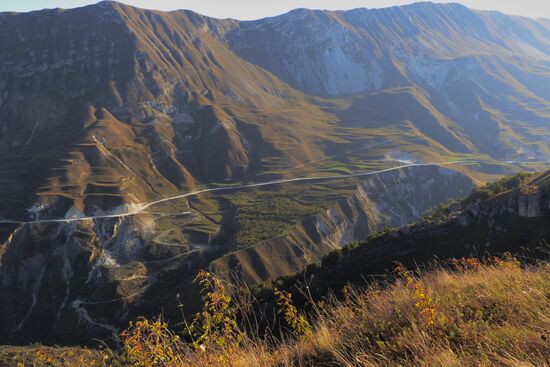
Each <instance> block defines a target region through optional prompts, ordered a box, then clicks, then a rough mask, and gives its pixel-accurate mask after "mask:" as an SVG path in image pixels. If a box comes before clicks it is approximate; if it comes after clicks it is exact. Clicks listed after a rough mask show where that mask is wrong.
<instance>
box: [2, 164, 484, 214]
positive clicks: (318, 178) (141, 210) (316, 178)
mask: <svg viewBox="0 0 550 367" xmlns="http://www.w3.org/2000/svg"><path fill="white" fill-rule="evenodd" d="M475 163H480V162H479V161H458V162H447V163H410V164H403V165H401V166H397V167H391V168H386V169H382V170H378V171H372V172H361V173H350V174H345V175H334V176H313V177H298V178H289V179H279V180H273V181H266V182H259V183H253V184H245V185H238V186H224V187H214V188H209V189H203V190H198V191H193V192H189V193H186V194H181V195H176V196H170V197H167V198H164V199H160V200H156V201H152V202H150V203H147V204H145V205H143V206H141V207H140V208H138V209H135V210H132V211H130V212H127V213H119V214H104V215H94V216H89V217H79V218H62V219H40V220H31V221H19V220H11V219H4V220H0V224H50V223H73V222H84V221H93V220H96V219H110V218H125V217H130V216H135V215H139V214H145V213H146V210H147V209H149V208H151V207H152V206H155V205H158V204H161V203H165V202H169V201H173V200H178V199H184V198H187V197H190V196H196V195H200V194H205V193H208V192H217V191H233V190H242V189H248V188H253V187H262V186H271V185H278V184H283V183H291V182H307V181H325V180H336V179H343V178H353V177H363V176H372V175H376V174H379V173H384V172H390V171H395V170H398V169H401V168H407V167H425V166H450V165H459V164H475Z"/></svg>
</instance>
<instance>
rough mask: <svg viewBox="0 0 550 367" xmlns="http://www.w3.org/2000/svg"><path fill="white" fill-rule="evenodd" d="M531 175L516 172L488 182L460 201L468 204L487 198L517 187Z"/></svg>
mask: <svg viewBox="0 0 550 367" xmlns="http://www.w3.org/2000/svg"><path fill="white" fill-rule="evenodd" d="M532 176H533V175H532V174H529V173H518V174H517V175H515V176H512V177H504V178H501V179H500V180H498V181H495V182H490V183H488V184H485V185H483V186H481V187H478V188H475V189H474V190H473V192H472V193H471V194H470V195H469V196H468V197H467V198H466V199H464V200H463V201H462V204H463V205H468V204H471V203H475V202H478V201H483V200H488V199H491V198H493V197H495V196H497V195H498V194H501V193H503V192H505V191H509V190H513V189H517V188H519V187H521V186H522V185H523V184H524V183H525V182H526V181H527V179H528V178H530V177H532Z"/></svg>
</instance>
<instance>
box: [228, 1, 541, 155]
mask: <svg viewBox="0 0 550 367" xmlns="http://www.w3.org/2000/svg"><path fill="white" fill-rule="evenodd" d="M226 37H227V39H228V42H229V44H230V45H231V47H232V48H233V49H235V50H236V51H237V53H238V54H239V55H242V56H243V57H244V58H245V59H247V60H249V61H251V62H253V63H255V64H257V65H261V66H263V67H264V68H266V69H267V70H270V71H271V72H273V73H274V74H275V75H277V76H279V77H280V78H281V79H282V80H285V81H287V82H288V83H290V84H291V85H293V86H295V87H297V88H299V89H300V90H302V91H305V92H306V93H311V94H315V95H320V96H332V97H342V96H352V95H358V94H366V96H365V97H363V98H362V99H360V100H358V101H356V102H355V103H354V104H353V105H352V107H351V108H350V109H344V110H343V111H341V114H339V118H340V120H341V121H342V122H343V123H349V120H348V117H349V114H350V113H353V114H354V115H356V116H357V115H359V116H358V117H359V118H355V119H353V120H352V121H353V122H355V124H361V126H370V125H371V124H372V123H373V122H374V123H383V124H384V125H386V126H387V125H388V123H389V122H393V123H397V122H400V121H404V120H410V121H412V122H413V123H414V124H415V126H417V127H418V128H419V130H420V131H421V132H422V133H423V134H425V135H426V136H427V137H429V138H432V139H434V140H436V141H437V142H439V143H442V144H443V145H444V146H445V147H446V148H448V149H450V150H453V151H472V150H474V151H476V150H478V151H481V152H484V153H489V154H491V155H493V156H495V157H499V158H503V157H507V156H516V155H518V154H522V155H524V156H525V157H526V158H529V159H534V158H536V157H541V156H547V154H548V147H547V146H545V145H540V144H539V143H540V142H539V141H537V140H538V139H537V134H538V133H537V132H535V130H533V129H536V128H538V127H540V126H541V124H542V125H544V123H545V122H546V121H548V118H549V117H550V114H549V113H550V110H549V105H548V100H549V98H550V89H549V88H548V85H549V84H548V77H549V76H548V65H549V64H548V63H549V62H550V42H549V39H550V38H549V37H550V29H549V28H548V25H547V23H546V22H544V21H536V20H531V19H527V18H520V17H509V16H505V15H503V14H501V13H497V12H479V11H473V10H470V9H468V8H466V7H464V6H462V5H458V4H448V5H440V4H431V3H418V4H413V5H410V6H402V7H392V8H386V9H372V10H367V9H357V10H352V11H347V12H341V11H336V12H323V11H312V10H305V9H300V10H295V11H293V12H291V13H289V14H285V15H282V16H279V17H274V18H270V19H267V20H258V21H253V22H244V23H242V25H241V27H239V28H235V29H233V30H231V31H230V32H228V34H227V35H226ZM303 65H308V67H307V68H304V67H303ZM396 88H407V89H401V92H400V93H406V95H405V96H402V97H400V98H406V99H409V100H410V101H408V102H406V104H405V105H403V113H401V114H400V115H390V114H388V112H389V113H391V112H392V111H391V110H390V109H389V108H388V107H389V106H391V105H394V103H395V102H397V103H399V100H396V99H395V98H396V95H395V94H393V93H391V94H387V93H379V92H380V91H382V90H394V89H396ZM370 93H374V94H373V95H371V94H370ZM373 105H375V106H378V108H375V109H373V108H372V106H373ZM367 106H368V107H367ZM419 108H422V109H427V110H428V111H429V116H428V119H426V118H424V117H422V116H420V115H418V114H417V113H415V110H418V109H419ZM350 110H351V111H350ZM352 111H353V112H352ZM373 112H374V114H375V115H374V116H373ZM379 116H383V117H382V121H380V120H378V117H379ZM429 120H433V121H434V123H431V124H430V125H429V126H426V125H424V126H422V124H427V121H429ZM545 136H546V137H547V136H548V135H547V134H545Z"/></svg>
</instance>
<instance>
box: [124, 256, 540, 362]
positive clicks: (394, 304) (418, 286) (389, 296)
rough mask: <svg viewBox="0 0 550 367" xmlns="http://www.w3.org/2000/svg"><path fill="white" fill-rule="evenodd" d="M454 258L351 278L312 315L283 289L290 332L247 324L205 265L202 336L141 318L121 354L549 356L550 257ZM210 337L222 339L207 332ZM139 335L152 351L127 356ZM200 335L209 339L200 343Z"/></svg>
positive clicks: (381, 358)
mask: <svg viewBox="0 0 550 367" xmlns="http://www.w3.org/2000/svg"><path fill="white" fill-rule="evenodd" d="M451 265H452V268H453V269H449V267H446V268H443V267H442V268H440V269H439V270H433V271H430V272H427V273H423V274H414V273H412V272H408V271H406V270H403V269H399V270H398V272H397V280H395V281H394V282H392V283H391V284H388V285H386V286H384V287H382V286H380V285H371V286H369V288H368V289H358V288H352V287H347V288H346V289H345V291H344V292H343V294H344V298H343V299H341V300H338V299H336V298H335V297H329V299H326V300H324V301H323V302H317V303H316V304H315V307H314V308H313V309H314V311H313V314H312V315H309V317H310V318H311V321H308V320H307V319H306V318H305V316H304V315H303V314H301V313H300V311H299V310H298V309H296V307H295V306H294V305H293V303H292V298H291V296H290V295H289V294H288V293H286V292H284V291H281V290H277V291H276V299H277V300H278V302H277V303H278V305H279V310H280V313H281V316H282V317H283V319H284V321H285V323H286V325H287V326H288V327H289V329H290V332H289V333H288V334H283V336H282V338H275V337H273V336H267V337H265V338H261V337H258V336H255V335H249V334H247V333H245V332H244V331H242V330H241V329H240V328H239V326H238V325H237V324H236V323H235V322H234V320H235V318H234V316H233V315H235V314H236V311H235V310H233V308H234V307H236V306H235V305H236V303H235V302H234V301H233V300H232V299H231V297H229V296H227V295H226V293H225V291H224V290H223V289H221V290H220V288H219V285H220V284H217V283H216V282H217V281H216V278H215V277H214V276H212V275H211V274H208V273H203V276H202V277H201V279H203V280H202V283H203V285H206V286H207V288H208V289H209V291H208V292H207V293H206V299H205V311H204V312H206V314H205V313H204V312H203V313H201V314H199V315H198V316H197V318H196V319H195V321H194V322H193V324H198V325H202V326H201V327H199V328H198V330H200V331H201V333H202V334H201V335H202V336H201V337H199V338H195V339H194V341H193V340H192V341H188V342H186V341H185V340H184V339H185V338H179V337H177V336H176V335H175V334H172V332H171V331H169V330H168V329H167V328H166V325H165V324H163V323H162V321H159V320H156V321H152V322H148V321H146V320H142V321H140V324H139V326H138V324H137V323H136V324H135V325H133V326H132V327H131V328H130V329H129V330H130V331H126V332H125V334H124V333H123V339H124V341H125V351H126V352H125V353H124V354H123V356H122V357H123V358H122V359H121V360H120V361H118V363H121V364H123V365H127V366H147V367H149V366H151V367H152V366H247V367H248V366H537V367H538V366H548V365H550V339H549V338H550V311H549V310H550V265H548V264H546V263H545V264H539V265H536V266H528V267H524V268H522V267H521V266H520V264H519V262H518V261H517V260H515V259H514V258H505V259H500V258H496V259H494V260H492V261H491V262H490V263H485V264H482V263H480V262H478V261H477V260H475V259H459V260H453V261H451ZM205 280H206V283H205ZM212 285H214V287H212ZM220 292H221V293H220ZM311 301H312V302H313V300H311ZM212 302H214V304H213V303H212ZM218 306H219V307H218ZM197 320H201V321H197ZM214 320H218V321H220V322H218V321H214ZM144 325H145V326H146V327H143V326H144ZM204 326H205V327H204ZM188 327H189V326H188ZM136 328H138V329H139V330H140V331H139V332H138V333H137V334H136V335H135V336H137V338H135V337H133V339H132V338H130V339H128V338H127V336H128V335H132V333H134V334H135V332H136ZM144 332H146V333H145V334H144ZM199 334H200V333H199ZM125 335H126V338H124V336H125ZM188 336H189V334H188ZM210 337H212V340H217V339H219V338H222V339H224V342H223V343H222V344H219V343H217V342H212V341H208V342H207V341H206V340H208V338H210ZM226 338H227V339H226ZM135 340H139V342H138V344H140V343H142V344H144V345H142V346H141V348H143V349H144V350H146V352H147V353H146V354H144V355H142V357H140V358H142V360H132V359H131V358H128V350H132V348H135V345H134V344H132V343H133V341H135ZM199 340H202V342H205V343H211V344H210V346H204V344H203V343H202V342H200V344H197V341H199ZM129 342H130V343H129ZM197 346H198V347H197ZM201 346H204V347H201ZM142 352H143V351H140V353H142ZM156 353H160V354H162V355H156ZM151 361H154V363H153V362H151ZM147 363H149V364H147Z"/></svg>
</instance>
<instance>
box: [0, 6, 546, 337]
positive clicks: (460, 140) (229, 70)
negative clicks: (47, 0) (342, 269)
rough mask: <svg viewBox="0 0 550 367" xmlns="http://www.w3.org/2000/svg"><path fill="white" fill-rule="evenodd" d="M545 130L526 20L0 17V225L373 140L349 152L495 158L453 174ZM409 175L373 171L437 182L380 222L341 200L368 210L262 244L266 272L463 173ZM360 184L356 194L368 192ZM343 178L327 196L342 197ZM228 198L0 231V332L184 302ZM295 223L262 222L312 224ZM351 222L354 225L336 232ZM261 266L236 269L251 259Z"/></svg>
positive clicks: (220, 226)
mask: <svg viewBox="0 0 550 367" xmlns="http://www.w3.org/2000/svg"><path fill="white" fill-rule="evenodd" d="M548 122H550V24H549V22H548V20H544V19H542V20H533V19H528V18H521V17H513V16H507V15H504V14H501V13H497V12H480V11H473V10H470V9H468V8H466V7H464V6H461V5H456V4H448V5H439V4H432V3H419V4H414V5H410V6H403V7H393V8H387V9H379V10H367V9H357V10H351V11H345V12H344V11H334V12H329V11H314V10H304V9H298V10H294V11H292V12H290V13H288V14H284V15H281V16H278V17H273V18H266V19H261V20H257V21H251V22H241V21H236V20H219V19H212V18H208V17H205V16H202V15H199V14H196V13H193V12H190V11H174V12H159V11H149V10H142V9H137V8H133V7H130V6H126V5H122V4H118V3H116V2H101V3H99V4H97V5H93V6H87V7H83V8H79V9H73V10H66V11H65V10H59V9H56V10H44V11H38V12H31V13H22V14H17V13H2V14H0V192H2V194H1V195H0V217H3V218H9V219H18V220H30V219H49V218H50V219H51V218H63V217H66V218H70V217H78V216H80V217H83V216H91V215H97V214H103V215H105V214H107V215H108V214H113V213H122V212H125V211H129V210H134V209H135V208H139V206H140V205H141V204H142V203H145V202H150V201H152V200H157V199H161V198H164V197H167V196H170V195H175V194H177V193H181V192H186V191H190V190H192V189H193V188H198V187H201V185H204V184H208V183H214V182H218V183H221V182H225V181H231V182H243V181H249V180H252V181H261V180H268V179H273V178H275V177H278V178H279V177H294V176H297V175H299V174H302V175H305V174H307V173H308V172H309V173H311V172H313V171H315V169H314V168H312V167H311V166H308V165H309V164H310V163H311V162H322V160H323V159H325V158H326V157H327V156H332V157H339V156H341V155H342V154H343V153H345V152H348V151H357V150H358V149H363V148H364V147H365V145H373V144H382V145H383V146H384V147H385V148H384V149H385V150H382V149H379V148H376V149H373V150H372V151H369V154H371V155H369V156H367V157H365V159H364V160H365V162H367V163H368V160H369V159H372V158H376V157H378V158H384V156H385V155H386V153H388V152H390V153H392V154H394V155H397V156H404V157H411V156H412V157H415V158H416V159H425V160H429V161H433V160H434V159H438V160H445V159H448V158H452V157H480V156H481V157H483V158H484V159H489V160H491V159H492V163H493V164H494V165H493V166H487V165H485V166H480V167H478V168H479V169H478V171H476V169H475V168H474V169H469V170H463V171H464V172H465V173H466V174H468V175H470V176H471V177H474V178H480V177H481V178H486V177H487V176H485V174H488V173H502V172H503V170H504V168H503V167H504V166H505V164H506V163H505V162H506V161H546V160H548V159H550V125H548ZM346 159H347V158H346ZM334 161H335V162H336V163H338V162H339V161H342V162H344V163H343V164H342V166H339V165H337V164H336V163H335V164H334V165H333V166H332V167H329V168H326V167H325V168H324V169H325V171H324V172H332V171H331V170H334V171H337V172H348V171H349V170H351V169H357V168H362V167H363V168H365V167H366V166H365V164H364V162H363V163H361V164H362V165H361V164H359V163H357V162H350V161H349V160H344V158H342V159H339V158H338V159H337V158H335V159H334ZM499 161H500V162H504V163H503V166H500V165H499V163H498V162H499ZM352 163H353V164H352ZM296 167H303V168H301V169H300V170H299V172H297V171H296V170H294V168H296ZM411 171H413V172H409V173H408V174H404V175H401V176H399V177H398V178H396V179H394V180H393V181H391V180H390V181H391V182H392V185H397V186H399V185H404V186H403V188H401V189H399V188H396V189H395V192H403V190H405V189H406V188H407V187H409V188H410V187H419V190H420V188H421V189H422V190H424V191H422V192H424V193H425V195H430V192H431V191H432V190H436V191H437V190H440V189H441V185H449V187H451V188H452V190H448V191H445V194H444V195H440V196H437V200H435V199H434V200H432V199H431V197H430V198H425V200H424V199H423V200H421V203H422V205H419V207H418V208H413V209H414V210H412V209H411V210H410V213H413V215H412V216H411V215H410V213H409V212H407V215H404V214H403V213H400V212H399V210H401V209H402V208H403V207H404V205H403V203H402V202H401V203H400V202H394V203H390V204H389V205H390V207H391V208H397V209H396V212H395V213H392V214H391V215H389V216H388V217H387V218H382V217H383V216H384V215H387V213H382V214H381V215H380V216H378V214H380V213H379V212H380V211H381V210H382V209H383V207H384V206H383V205H382V203H381V202H379V203H374V204H372V202H369V201H360V200H355V202H354V203H355V204H357V205H360V204H361V203H364V202H369V210H366V212H367V213H366V214H365V213H362V212H361V210H358V211H357V212H353V213H354V214H353V215H347V216H346V215H343V216H342V218H344V219H345V222H346V223H347V224H349V227H347V228H345V230H347V231H348V232H347V233H352V232H353V233H356V235H348V236H347V237H345V236H344V237H342V236H340V237H338V236H336V237H335V238H337V239H338V240H335V241H333V242H331V243H330V245H326V241H325V242H323V241H318V242H315V241H313V242H312V243H314V244H315V245H317V244H321V245H319V247H313V248H312V249H308V251H311V252H312V253H314V254H315V256H311V257H306V256H305V255H304V251H302V250H303V249H301V248H300V246H302V245H303V243H300V241H295V240H296V239H299V238H301V239H311V238H312V237H310V236H309V235H310V234H311V233H308V235H307V236H303V237H300V236H298V237H295V238H293V239H292V241H287V242H285V243H286V245H285V246H282V247H277V246H275V247H274V248H276V249H280V250H279V251H281V252H280V253H278V254H277V256H279V257H280V258H281V259H283V260H280V261H281V262H283V263H282V264H279V265H280V266H278V267H277V268H278V269H277V271H274V272H273V275H274V274H276V275H279V274H280V273H290V272H294V271H296V270H300V268H301V267H302V266H303V265H304V264H306V263H308V262H311V261H315V260H317V259H319V258H320V257H322V255H323V254H325V253H326V252H327V251H329V250H330V249H332V248H334V247H338V246H341V245H342V244H343V243H344V242H346V241H349V240H353V239H357V236H359V235H365V234H366V232H368V231H370V230H371V229H372V230H375V229H377V228H379V227H381V226H383V225H386V224H388V223H390V224H391V223H395V224H398V223H399V224H402V222H403V220H404V218H407V220H408V221H410V220H412V219H414V218H417V217H418V216H420V215H421V214H422V213H421V212H422V210H426V209H427V208H426V207H424V206H425V204H426V205H427V204H428V203H429V204H430V205H436V204H438V203H439V202H441V201H445V200H447V199H449V198H450V197H453V196H456V195H459V194H463V193H465V192H466V191H467V190H468V189H469V188H470V187H471V185H472V181H471V179H470V178H467V177H466V176H464V175H461V174H458V173H453V175H458V176H456V177H455V176H453V177H455V178H453V179H449V180H450V181H445V180H443V181H437V180H436V179H439V178H441V177H442V176H445V174H444V173H441V172H440V171H437V172H436V171H428V172H426V171H422V170H421V171H420V172H421V174H420V176H422V177H417V176H415V173H414V171H415V170H414V169H412V170H411ZM480 172H481V173H480ZM459 176H460V177H461V178H459ZM400 180H401V181H400ZM372 182H374V183H372V186H373V187H372V190H374V191H373V192H376V189H377V188H378V189H379V190H383V189H384V187H385V185H386V183H384V181H383V180H382V181H381V182H375V181H372ZM450 183H451V184H450ZM355 184H356V183H354V184H352V185H351V186H352V187H351V188H349V187H348V188H346V190H347V191H345V190H344V191H345V194H346V195H348V194H350V195H357V190H359V191H360V187H359V188H357V187H356V186H353V185H355ZM377 185H378V186H377ZM427 185H428V186H427ZM429 185H433V186H429ZM438 185H439V186H438ZM348 186H350V185H348ZM356 189H357V190H356ZM399 190H401V191H399ZM344 191H342V192H344ZM405 191H406V190H405ZM304 195H305V194H304ZM307 195H308V196H307V198H306V199H307V200H310V201H309V202H307V203H306V204H307V205H306V204H304V200H305V199H304V200H302V198H299V199H300V200H294V199H296V198H295V197H292V198H290V199H289V198H285V200H291V199H292V200H293V201H292V200H291V201H290V202H291V203H292V204H293V205H298V206H300V205H301V206H302V207H303V206H304V205H306V206H308V205H310V204H311V205H310V206H315V208H316V209H315V210H316V211H313V212H315V213H317V214H318V213H319V212H320V211H321V210H327V209H329V208H333V205H340V206H341V205H342V202H341V201H340V202H338V200H341V199H342V198H341V197H335V196H336V195H334V193H332V192H326V191H321V190H320V192H314V193H313V194H309V193H308V194H307ZM341 196H345V195H344V194H342V195H341ZM348 197H351V196H349V195H348ZM337 199H338V200H337ZM392 199H395V200H397V201H399V198H398V197H396V198H392ZM239 200H240V201H239ZM350 200H351V199H350ZM242 201H243V199H242V198H225V197H203V198H200V199H197V200H196V201H192V200H186V201H181V202H178V204H177V205H175V204H174V205H173V206H171V207H169V208H168V209H170V210H171V211H178V212H183V211H191V212H193V219H192V220H188V219H186V218H172V219H162V220H157V219H156V217H155V216H154V215H155V214H154V213H151V214H148V215H141V216H139V217H127V218H116V219H101V220H95V221H83V222H78V223H76V222H75V223H70V224H41V225H33V226H29V225H16V224H14V225H10V226H6V225H0V241H1V242H0V243H1V244H2V245H1V247H0V292H1V293H2V295H3V297H2V299H0V311H1V312H0V314H2V315H5V316H3V317H4V318H3V319H1V320H2V322H1V323H0V339H3V340H19V341H20V340H45V339H53V340H65V341H66V340H76V339H82V340H86V339H88V338H90V337H92V336H94V335H103V334H105V332H110V331H112V328H113V326H112V325H113V324H114V323H115V321H119V320H122V321H123V320H124V319H125V318H127V317H131V316H132V315H133V314H139V312H141V311H140V310H151V309H157V308H156V307H158V306H159V302H160V301H162V300H163V298H162V297H166V299H170V300H172V301H173V299H172V298H173V294H175V293H174V292H172V291H173V290H174V289H176V288H177V287H180V288H181V287H183V289H184V290H185V291H186V292H188V293H189V297H190V298H192V297H193V293H192V291H191V290H190V289H189V288H188V285H189V282H190V279H192V278H193V275H194V271H196V269H197V268H199V267H204V266H208V265H209V264H210V262H211V261H213V260H215V259H217V258H220V257H221V256H222V255H224V254H226V253H227V252H229V251H232V250H234V249H235V248H236V247H239V246H244V245H242V243H239V239H238V238H239V237H238V233H239V231H242V230H243V229H242V228H243V226H244V225H243V224H242V223H241V222H239V220H238V215H239V212H238V210H239V209H238V208H239V205H240V204H241V203H242ZM312 203H313V204H312ZM335 203H339V204H335ZM252 206H254V205H252ZM256 206H259V204H258V205H256ZM352 207H353V205H352ZM307 208H309V206H308V207H307ZM357 208H358V207H356V208H355V209H354V210H356V209H357ZM164 209H167V208H164ZM278 209H280V208H278ZM420 209H421V210H420ZM407 210H409V209H407ZM298 212H299V211H296V213H298ZM311 212H312V210H309V209H308V210H304V211H303V213H304V214H303V216H304V217H305V216H307V215H306V214H308V215H309V214H311ZM300 213H302V212H300ZM357 213H359V214H358V215H355V214H357ZM348 214H349V213H348ZM300 215H302V214H295V216H296V218H293V219H292V220H287V219H286V217H284V215H281V216H282V217H283V218H282V219H280V222H281V223H283V224H284V226H287V227H288V226H292V225H294V224H297V225H298V227H294V229H293V231H300V229H299V228H311V227H308V226H307V225H306V226H304V225H303V223H302V222H300V220H301V219H302V218H300ZM364 215H366V217H367V218H368V220H369V226H363V229H365V228H368V230H366V231H365V230H363V231H361V230H359V229H357V232H354V231H355V229H354V230H353V231H351V229H350V228H352V227H353V228H355V227H357V228H358V227H361V223H362V222H357V220H358V218H363V219H364V218H365V217H363V216H364ZM251 216H252V217H254V219H255V220H256V219H257V218H256V217H255V214H252V215H251ZM193 221H194V222H193ZM249 222H253V221H252V220H249ZM350 223H351V224H350ZM300 225H302V227H299V226H300ZM259 226H260V227H261V226H262V225H259ZM287 227H284V228H285V231H286V228H287ZM336 227H338V226H336ZM336 227H335V228H336ZM296 228H298V229H296ZM340 229H341V228H337V230H340ZM350 231H351V232H350ZM251 232H252V233H253V232H254V231H252V230H251ZM283 232H284V231H283ZM291 233H297V232H291ZM327 235H329V234H327ZM268 237H269V236H266V235H265V234H264V235H263V237H262V236H259V237H258V238H262V241H263V240H265V239H268V240H269V239H270V238H268ZM251 238H252V239H249V240H248V242H250V241H253V240H254V239H256V237H253V236H252V237H251ZM248 242H247V243H248ZM157 245H158V246H157ZM248 245H250V243H248ZM252 245H254V244H252ZM262 246H265V242H263V245H262ZM262 248H265V247H262ZM316 251H317V252H316ZM252 252H254V251H252ZM241 255H242V253H241ZM243 256H247V255H246V254H245V255H243ZM296 256H301V257H302V258H301V259H300V261H294V260H295V258H294V257H296ZM269 258H270V256H266V257H265V258H260V259H253V260H250V261H243V262H242V263H243V264H253V266H258V267H262V266H265V264H262V263H265V262H266V261H268V260H269ZM285 258H286V259H287V260H284V259H285ZM241 260H242V258H241ZM226 264H229V265H231V264H232V263H231V262H228V263H224V266H225V265H226ZM267 268H269V267H267ZM271 275H272V274H271V273H269V271H267V272H266V273H265V277H267V278H269V277H270V276H271ZM176 283H177V284H176ZM180 288H177V289H180ZM168 290H169V291H168ZM109 300H114V301H109ZM155 302H157V303H155ZM99 305H101V306H99ZM75 324H78V325H79V326H80V327H79V328H78V329H76V328H75V327H74V325H75ZM36 325H41V327H40V328H37V327H36Z"/></svg>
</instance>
